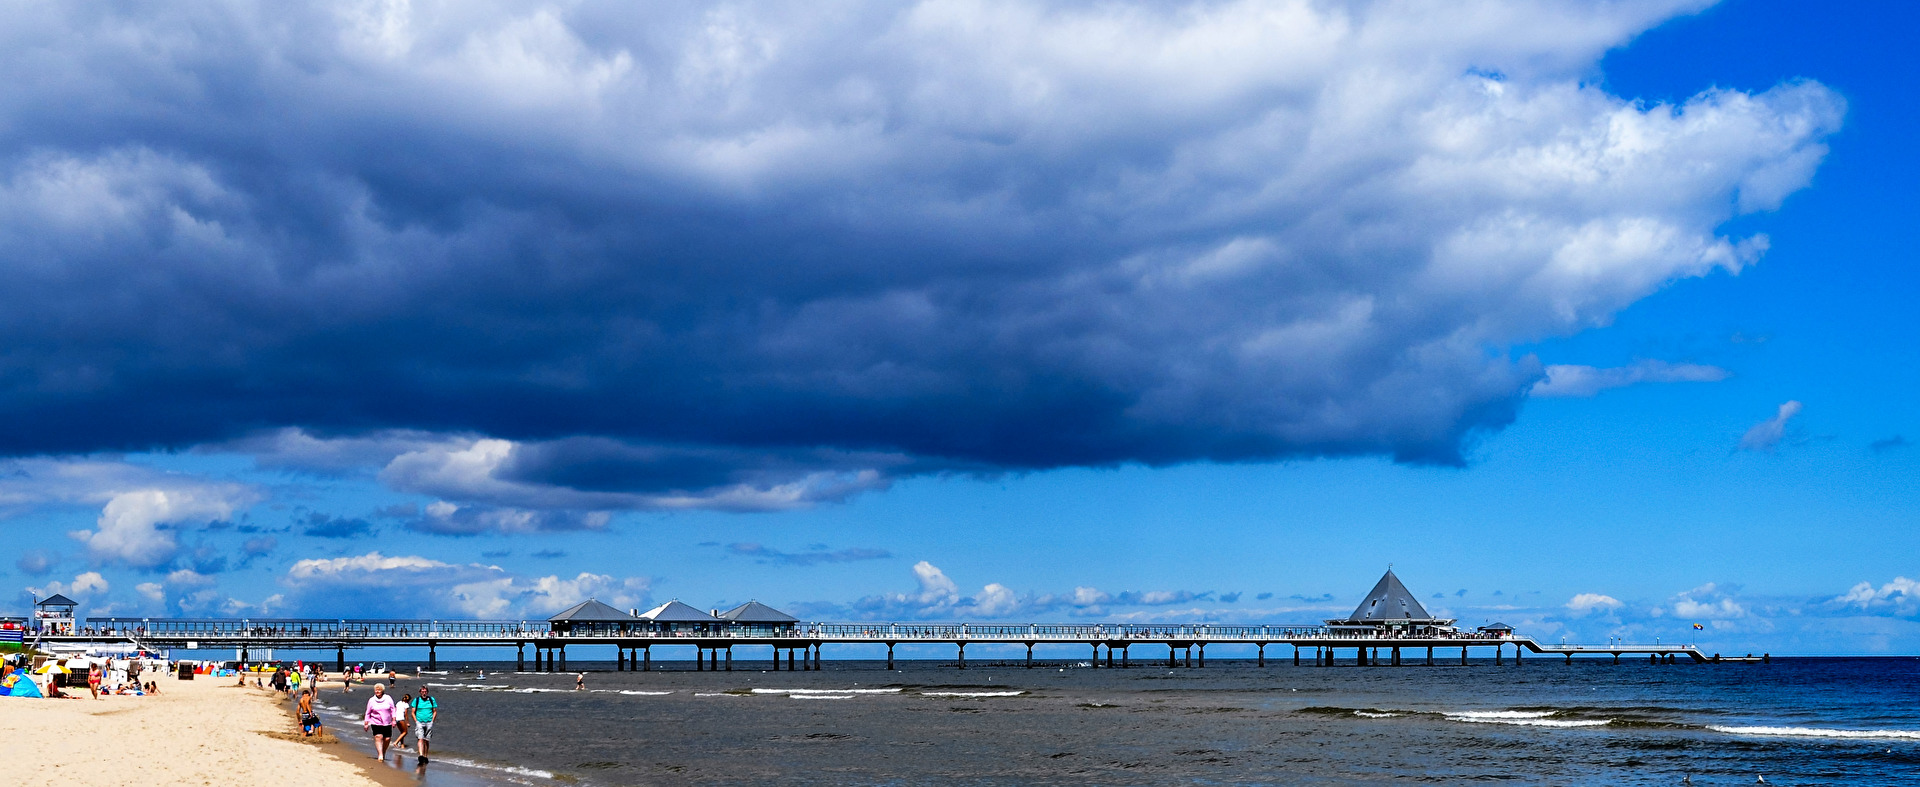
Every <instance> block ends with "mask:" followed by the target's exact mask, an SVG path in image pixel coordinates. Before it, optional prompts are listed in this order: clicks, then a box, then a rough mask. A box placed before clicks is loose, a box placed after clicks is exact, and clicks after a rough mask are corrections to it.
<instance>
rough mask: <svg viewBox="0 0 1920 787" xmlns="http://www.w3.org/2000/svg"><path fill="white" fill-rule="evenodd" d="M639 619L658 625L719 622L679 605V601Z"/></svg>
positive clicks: (656, 609) (646, 612) (689, 607)
mask: <svg viewBox="0 0 1920 787" xmlns="http://www.w3.org/2000/svg"><path fill="white" fill-rule="evenodd" d="M640 617H641V618H642V619H644V620H651V621H655V622H659V623H718V622H719V621H720V619H719V618H716V617H714V616H712V615H709V614H707V613H705V612H701V611H700V610H697V609H694V608H693V607H691V606H688V605H686V604H682V603H680V600H679V599H674V600H673V601H669V602H667V603H665V604H661V605H660V606H657V607H654V608H653V609H649V610H647V611H645V612H642V613H640Z"/></svg>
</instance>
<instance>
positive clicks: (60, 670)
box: [34, 661, 73, 675]
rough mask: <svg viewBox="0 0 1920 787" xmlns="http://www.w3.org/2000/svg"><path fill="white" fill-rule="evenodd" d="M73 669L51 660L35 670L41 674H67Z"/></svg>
mask: <svg viewBox="0 0 1920 787" xmlns="http://www.w3.org/2000/svg"><path fill="white" fill-rule="evenodd" d="M72 671H73V670H70V669H67V668H66V667H62V666H60V665H58V664H55V663H53V662H51V661H49V662H47V663H45V664H42V665H40V669H37V670H34V672H36V673H39V674H41V675H54V674H66V673H69V672H72Z"/></svg>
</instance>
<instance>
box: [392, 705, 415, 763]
mask: <svg viewBox="0 0 1920 787" xmlns="http://www.w3.org/2000/svg"><path fill="white" fill-rule="evenodd" d="M412 714H413V695H412V694H402V695H400V701H399V702H397V703H394V706H393V748H395V749H399V750H401V751H406V749H407V729H408V728H409V727H410V726H411V725H410V724H409V723H408V719H407V717H408V716H410V715H412Z"/></svg>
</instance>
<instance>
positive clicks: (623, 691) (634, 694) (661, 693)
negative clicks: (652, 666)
mask: <svg viewBox="0 0 1920 787" xmlns="http://www.w3.org/2000/svg"><path fill="white" fill-rule="evenodd" d="M597 691H604V689H597ZM614 693H615V694H625V695H627V696H629V697H664V696H666V695H668V694H672V693H673V692H671V691H631V690H628V689H621V690H619V691H616V692H614Z"/></svg>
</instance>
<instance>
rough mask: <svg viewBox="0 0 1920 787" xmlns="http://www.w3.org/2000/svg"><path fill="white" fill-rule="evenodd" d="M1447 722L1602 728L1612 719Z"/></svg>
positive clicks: (1461, 718) (1464, 718)
mask: <svg viewBox="0 0 1920 787" xmlns="http://www.w3.org/2000/svg"><path fill="white" fill-rule="evenodd" d="M1447 720H1448V721H1466V722H1472V723H1474V724H1514V725H1518V726H1521V727H1604V726H1606V725H1608V724H1612V723H1613V720H1612V719H1487V718H1471V717H1467V716H1448V717H1447Z"/></svg>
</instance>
